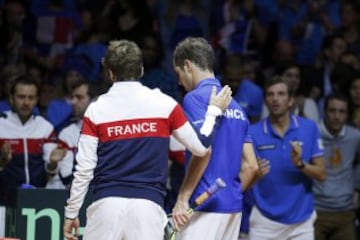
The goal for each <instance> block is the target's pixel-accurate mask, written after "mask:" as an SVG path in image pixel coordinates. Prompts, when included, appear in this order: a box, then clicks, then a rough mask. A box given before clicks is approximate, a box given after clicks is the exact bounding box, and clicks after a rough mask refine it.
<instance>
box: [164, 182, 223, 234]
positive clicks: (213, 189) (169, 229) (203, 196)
mask: <svg viewBox="0 0 360 240" xmlns="http://www.w3.org/2000/svg"><path fill="white" fill-rule="evenodd" d="M224 187H226V184H225V182H224V180H222V179H221V178H218V179H216V181H215V183H214V184H212V185H211V186H210V187H209V188H208V189H207V190H206V191H205V192H203V193H202V194H201V195H200V196H198V197H197V198H196V199H195V201H194V202H193V203H191V204H190V207H187V206H183V208H185V209H187V210H186V214H183V216H182V217H183V218H182V219H183V220H182V223H183V224H185V223H187V222H188V221H189V220H190V217H191V214H192V213H193V211H194V208H196V207H197V206H199V205H201V204H203V203H204V202H205V201H206V200H208V199H209V198H210V197H211V196H212V195H214V194H215V193H216V192H217V191H219V190H220V189H222V188H224ZM186 205H187V203H186ZM168 217H172V214H169V215H168ZM175 221H176V219H175ZM183 224H182V225H183ZM176 233H177V229H176V228H174V226H173V225H172V224H171V221H168V223H167V224H166V227H165V238H164V239H165V240H175V239H176Z"/></svg>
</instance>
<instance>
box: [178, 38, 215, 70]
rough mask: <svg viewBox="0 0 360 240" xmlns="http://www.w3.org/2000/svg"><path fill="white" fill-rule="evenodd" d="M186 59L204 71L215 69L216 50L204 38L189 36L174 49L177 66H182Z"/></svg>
mask: <svg viewBox="0 0 360 240" xmlns="http://www.w3.org/2000/svg"><path fill="white" fill-rule="evenodd" d="M185 59H187V60H189V61H191V62H192V63H193V64H195V65H196V66H197V67H198V68H200V69H201V70H203V71H210V72H212V71H213V67H214V61H215V56H214V50H213V49H212V47H211V45H210V44H209V43H208V42H207V41H206V40H205V39H204V38H194V37H188V38H186V39H185V40H183V41H181V42H180V43H179V44H178V45H177V46H176V48H175V51H174V64H175V66H178V67H180V68H182V67H183V66H184V62H185Z"/></svg>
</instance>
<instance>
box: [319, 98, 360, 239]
mask: <svg viewBox="0 0 360 240" xmlns="http://www.w3.org/2000/svg"><path fill="white" fill-rule="evenodd" d="M324 108H325V109H324V121H323V122H321V124H320V134H321V139H322V141H323V144H324V158H325V167H326V172H327V179H326V180H325V181H324V182H319V181H316V180H315V181H314V185H313V192H314V198H315V209H316V213H317V219H316V221H315V239H316V240H326V239H333V240H341V239H346V240H355V239H356V236H355V211H354V210H355V204H354V196H355V187H356V188H357V189H359V187H360V186H355V185H354V183H355V179H354V177H355V176H358V174H359V170H360V131H359V130H358V129H356V128H354V127H351V126H349V125H347V124H346V121H347V117H348V112H349V106H348V102H347V99H346V98H345V97H344V96H343V95H339V94H331V95H329V96H327V97H326V98H325V106H324ZM357 179H359V177H357Z"/></svg>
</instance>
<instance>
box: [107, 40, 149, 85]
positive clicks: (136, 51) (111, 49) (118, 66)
mask: <svg viewBox="0 0 360 240" xmlns="http://www.w3.org/2000/svg"><path fill="white" fill-rule="evenodd" d="M102 63H103V65H104V67H105V68H107V69H109V70H110V71H111V72H112V73H113V74H115V76H116V77H117V78H118V81H122V80H137V79H139V78H140V77H141V74H142V71H143V70H142V68H143V60H142V53H141V50H140V48H139V47H138V45H137V44H136V43H134V42H132V41H128V40H116V41H110V43H109V46H108V49H107V52H106V54H105V57H104V58H103V60H102Z"/></svg>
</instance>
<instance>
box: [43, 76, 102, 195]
mask: <svg viewBox="0 0 360 240" xmlns="http://www.w3.org/2000/svg"><path fill="white" fill-rule="evenodd" d="M97 87H98V86H96V85H94V84H91V83H88V82H85V81H78V82H76V83H75V84H74V85H73V86H72V90H71V105H72V109H73V114H72V123H71V124H70V125H68V126H66V127H65V128H64V129H63V130H62V131H61V132H60V133H59V137H58V139H59V142H60V143H59V145H58V147H57V148H56V149H54V150H53V151H52V152H51V155H50V165H51V168H52V169H54V170H53V171H52V172H51V174H50V178H49V180H48V182H47V184H46V188H59V189H63V188H66V187H68V186H69V184H70V182H71V180H72V170H73V165H74V161H75V154H76V152H77V141H78V139H79V137H80V130H81V126H82V117H83V116H84V113H85V110H86V109H87V107H88V106H89V104H90V102H91V100H92V99H94V98H95V97H96V96H97V93H98V92H99V89H96V88H97ZM49 168H50V167H49Z"/></svg>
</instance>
